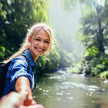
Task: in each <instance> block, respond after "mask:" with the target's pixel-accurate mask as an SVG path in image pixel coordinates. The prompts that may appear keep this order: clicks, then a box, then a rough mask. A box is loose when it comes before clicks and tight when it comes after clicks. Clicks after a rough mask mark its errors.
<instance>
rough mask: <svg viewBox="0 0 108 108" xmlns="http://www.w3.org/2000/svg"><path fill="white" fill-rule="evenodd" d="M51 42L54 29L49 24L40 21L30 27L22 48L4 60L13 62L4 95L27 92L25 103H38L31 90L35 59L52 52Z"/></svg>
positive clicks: (8, 73) (9, 69)
mask: <svg viewBox="0 0 108 108" xmlns="http://www.w3.org/2000/svg"><path fill="white" fill-rule="evenodd" d="M51 44H52V30H51V29H50V27H49V26H47V25H46V24H44V23H39V24H36V25H33V26H32V27H31V28H30V30H29V31H28V33H27V36H26V38H25V40H24V42H23V44H22V46H21V48H20V50H19V51H18V52H17V53H15V54H14V55H12V56H11V57H10V58H9V59H8V60H6V61H4V63H7V62H9V61H11V64H10V66H9V68H8V72H7V76H6V84H5V89H4V92H3V96H4V95H7V94H8V93H10V92H11V91H16V92H18V93H25V92H26V93H27V97H26V100H25V102H24V104H25V105H27V106H28V105H32V104H36V102H35V101H34V99H33V96H32V91H31V90H32V89H33V86H34V69H35V67H36V63H35V61H36V60H37V59H38V57H39V56H41V55H42V54H45V55H48V54H49V53H50V51H51ZM20 55H22V56H24V57H22V56H20ZM25 58H26V59H27V60H25ZM28 67H29V72H28Z"/></svg>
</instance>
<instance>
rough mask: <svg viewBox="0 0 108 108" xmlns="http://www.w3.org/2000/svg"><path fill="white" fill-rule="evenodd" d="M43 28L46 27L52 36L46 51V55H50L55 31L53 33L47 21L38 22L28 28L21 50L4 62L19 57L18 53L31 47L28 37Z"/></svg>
mask: <svg viewBox="0 0 108 108" xmlns="http://www.w3.org/2000/svg"><path fill="white" fill-rule="evenodd" d="M41 29H44V30H45V31H46V32H47V33H48V35H49V38H50V42H49V47H48V49H47V51H46V52H45V53H44V54H45V55H48V54H49V53H50V52H51V47H52V34H53V33H52V30H51V28H50V27H49V26H48V25H46V24H45V23H38V24H35V25H33V26H32V27H31V28H30V29H29V30H28V33H27V35H26V37H25V39H24V41H23V43H22V44H21V47H20V49H19V51H18V52H16V53H15V54H13V55H12V56H11V57H10V58H9V59H7V60H5V61H3V63H7V62H9V61H11V60H12V59H13V58H15V57H17V56H18V55H21V54H22V53H23V52H24V51H25V50H26V49H28V48H29V47H30V43H29V42H28V37H29V36H30V37H31V38H32V37H33V36H34V34H36V33H37V32H38V31H40V30H41Z"/></svg>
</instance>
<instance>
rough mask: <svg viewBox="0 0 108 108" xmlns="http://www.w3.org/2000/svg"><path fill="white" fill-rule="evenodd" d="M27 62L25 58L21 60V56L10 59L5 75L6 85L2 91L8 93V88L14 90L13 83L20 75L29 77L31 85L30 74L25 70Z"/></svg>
mask: <svg viewBox="0 0 108 108" xmlns="http://www.w3.org/2000/svg"><path fill="white" fill-rule="evenodd" d="M27 68H28V63H27V62H26V61H25V60H22V59H21V58H16V59H14V60H12V62H11V64H10V66H9V68H8V72H7V77H6V85H5V90H4V92H5V93H6V92H7V93H6V94H8V92H9V91H10V90H12V91H13V90H15V83H16V80H17V78H19V77H21V76H25V77H27V78H28V79H29V81H30V85H31V87H32V83H33V82H32V78H33V77H32V75H31V74H29V73H28V72H27Z"/></svg>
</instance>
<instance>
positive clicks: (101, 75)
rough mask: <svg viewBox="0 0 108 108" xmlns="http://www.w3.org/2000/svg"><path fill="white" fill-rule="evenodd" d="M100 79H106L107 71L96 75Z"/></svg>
mask: <svg viewBox="0 0 108 108" xmlns="http://www.w3.org/2000/svg"><path fill="white" fill-rule="evenodd" d="M98 77H99V78H101V79H108V71H104V72H102V73H100V74H99V75H98Z"/></svg>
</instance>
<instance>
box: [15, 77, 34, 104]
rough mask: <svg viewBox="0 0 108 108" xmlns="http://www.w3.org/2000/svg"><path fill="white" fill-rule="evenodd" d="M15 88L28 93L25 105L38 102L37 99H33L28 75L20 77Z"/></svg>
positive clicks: (22, 92)
mask: <svg viewBox="0 0 108 108" xmlns="http://www.w3.org/2000/svg"><path fill="white" fill-rule="evenodd" d="M15 88H16V91H17V92H18V93H21V94H27V95H26V97H25V101H24V105H25V106H29V105H35V104H36V101H35V100H34V99H33V96H32V91H31V89H30V82H29V80H28V78H27V77H23V76H21V77H19V78H18V79H17V81H16V84H15Z"/></svg>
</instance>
